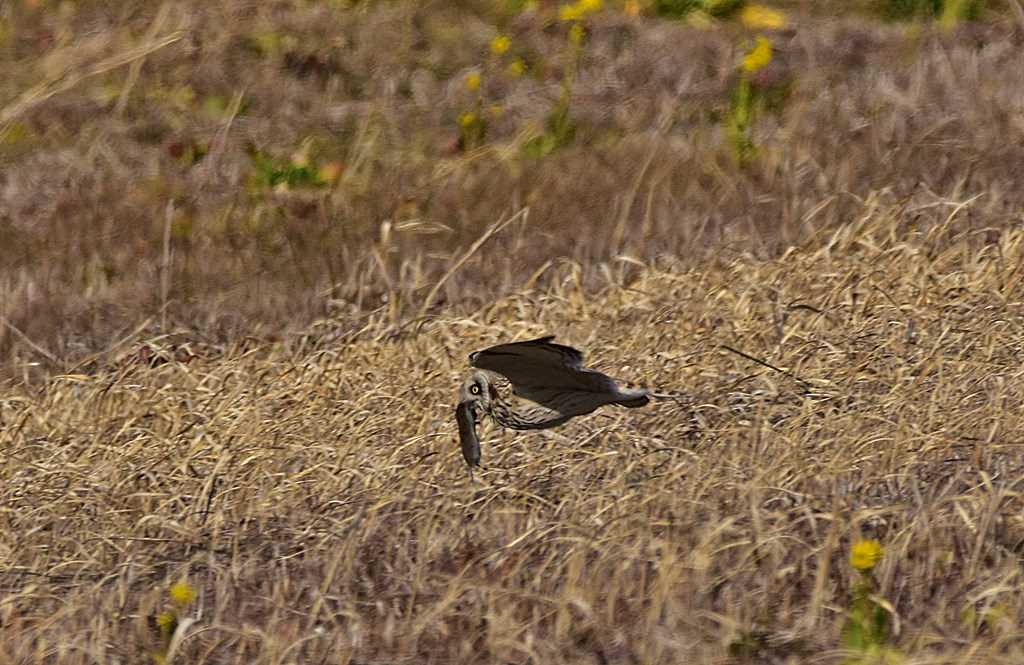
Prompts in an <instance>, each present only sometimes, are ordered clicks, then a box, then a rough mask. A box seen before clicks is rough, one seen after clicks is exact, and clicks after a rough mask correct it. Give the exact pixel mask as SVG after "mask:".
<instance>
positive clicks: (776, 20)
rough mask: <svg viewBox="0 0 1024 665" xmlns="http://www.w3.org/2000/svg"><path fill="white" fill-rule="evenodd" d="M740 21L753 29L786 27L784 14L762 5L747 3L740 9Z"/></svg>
mask: <svg viewBox="0 0 1024 665" xmlns="http://www.w3.org/2000/svg"><path fill="white" fill-rule="evenodd" d="M740 23H742V24H743V25H745V26H747V27H748V28H752V29H754V30H778V29H779V28H784V27H786V15H785V14H783V13H782V12H780V11H778V10H777V9H772V8H771V7H765V6H764V5H747V6H746V7H744V8H743V9H741V10H740Z"/></svg>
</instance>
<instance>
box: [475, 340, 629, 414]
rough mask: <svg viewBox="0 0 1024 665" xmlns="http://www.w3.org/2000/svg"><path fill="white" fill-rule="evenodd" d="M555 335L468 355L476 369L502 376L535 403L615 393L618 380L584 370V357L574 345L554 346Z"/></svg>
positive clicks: (493, 347) (515, 389) (502, 345)
mask: <svg viewBox="0 0 1024 665" xmlns="http://www.w3.org/2000/svg"><path fill="white" fill-rule="evenodd" d="M554 339H555V336H554V335H548V336H546V337H539V338H537V339H531V340H529V341H526V342H512V343H510V344H499V345H498V346H492V347H490V348H488V349H484V350H483V351H476V352H474V353H471V354H469V362H470V364H471V365H472V366H473V367H476V368H478V369H483V370H487V371H490V372H496V373H498V374H501V375H502V376H504V377H505V378H506V379H508V380H509V382H511V384H512V389H513V391H514V392H515V393H516V394H517V395H520V396H522V397H525V398H527V399H531V400H533V401H535V402H539V403H542V404H543V403H545V402H547V401H548V400H549V399H550V398H549V397H548V396H549V395H551V394H552V392H559V391H566V390H570V391H584V392H597V393H606V392H615V391H616V390H617V387H616V385H615V381H614V380H613V379H612V378H611V377H609V376H606V375H604V374H602V373H601V372H597V371H594V370H592V369H586V368H585V367H583V354H582V353H581V352H580V351H578V350H577V349H574V348H572V347H571V346H565V345H564V344H555V343H554V342H553V341H552V340H554Z"/></svg>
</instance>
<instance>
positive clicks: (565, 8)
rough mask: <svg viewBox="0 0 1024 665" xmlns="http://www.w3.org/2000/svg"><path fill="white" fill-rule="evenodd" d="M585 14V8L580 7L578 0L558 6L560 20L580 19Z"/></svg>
mask: <svg viewBox="0 0 1024 665" xmlns="http://www.w3.org/2000/svg"><path fill="white" fill-rule="evenodd" d="M583 14H584V11H583V8H582V7H580V5H579V3H578V2H574V3H573V4H571V5H562V6H561V7H559V8H558V20H559V21H578V20H580V19H581V18H583Z"/></svg>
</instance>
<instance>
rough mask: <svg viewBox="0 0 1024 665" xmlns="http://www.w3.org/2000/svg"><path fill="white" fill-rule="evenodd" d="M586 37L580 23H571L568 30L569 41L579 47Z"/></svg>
mask: <svg viewBox="0 0 1024 665" xmlns="http://www.w3.org/2000/svg"><path fill="white" fill-rule="evenodd" d="M585 35H586V31H585V30H584V29H583V24H582V23H573V24H572V27H571V28H569V41H570V42H572V43H573V44H575V45H576V46H579V45H580V44H582V43H583V37H584V36H585Z"/></svg>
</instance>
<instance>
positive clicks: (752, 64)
mask: <svg viewBox="0 0 1024 665" xmlns="http://www.w3.org/2000/svg"><path fill="white" fill-rule="evenodd" d="M771 61H772V40H770V39H768V38H767V37H762V36H760V35H758V37H757V40H756V43H755V44H754V48H752V49H750V52H749V53H747V54H746V55H745V56H743V69H744V70H745V71H748V72H750V73H751V74H753V73H754V72H756V71H758V70H761V69H764V68H765V67H766V66H768V63H769V62H771Z"/></svg>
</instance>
